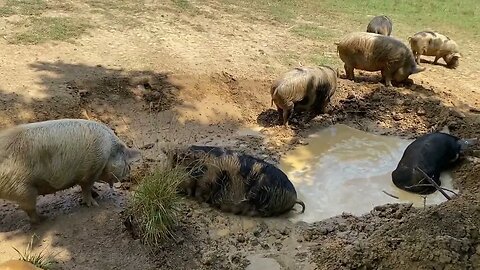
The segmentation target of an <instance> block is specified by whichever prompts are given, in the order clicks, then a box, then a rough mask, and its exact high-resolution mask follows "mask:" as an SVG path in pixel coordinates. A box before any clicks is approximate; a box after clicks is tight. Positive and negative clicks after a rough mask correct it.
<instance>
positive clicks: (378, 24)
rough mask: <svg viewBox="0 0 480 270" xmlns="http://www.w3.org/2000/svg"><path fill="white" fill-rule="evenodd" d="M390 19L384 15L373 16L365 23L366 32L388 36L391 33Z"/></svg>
mask: <svg viewBox="0 0 480 270" xmlns="http://www.w3.org/2000/svg"><path fill="white" fill-rule="evenodd" d="M392 28H393V24H392V20H391V19H390V18H389V17H387V16H385V15H381V16H375V17H373V19H372V20H371V21H370V22H369V23H368V25H367V32H368V33H375V34H380V35H384V36H390V34H391V33H392Z"/></svg>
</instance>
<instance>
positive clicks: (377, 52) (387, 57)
mask: <svg viewBox="0 0 480 270" xmlns="http://www.w3.org/2000/svg"><path fill="white" fill-rule="evenodd" d="M335 44H337V51H338V54H339V56H340V59H341V60H342V61H343V62H344V68H345V73H346V74H347V78H348V79H349V80H354V79H355V75H354V70H355V69H360V70H365V71H370V72H373V71H381V73H382V78H383V79H384V80H385V85H386V86H392V81H395V82H399V83H400V82H404V81H405V80H407V79H408V77H409V76H410V75H412V74H416V73H419V72H422V71H424V70H425V68H424V67H420V66H419V65H417V63H416V62H415V58H414V57H413V53H412V51H411V50H410V48H408V46H407V45H405V44H404V43H403V42H402V41H400V40H398V39H396V38H394V37H390V36H384V35H379V34H374V33H367V32H353V33H350V34H347V35H345V36H344V37H343V38H342V40H341V41H340V42H338V43H335Z"/></svg>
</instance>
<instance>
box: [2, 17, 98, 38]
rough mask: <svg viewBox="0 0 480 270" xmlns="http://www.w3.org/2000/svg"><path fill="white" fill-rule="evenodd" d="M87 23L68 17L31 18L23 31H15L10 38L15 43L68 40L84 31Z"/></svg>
mask: <svg viewBox="0 0 480 270" xmlns="http://www.w3.org/2000/svg"><path fill="white" fill-rule="evenodd" d="M88 27H89V25H88V24H86V23H85V22H82V21H80V19H74V18H69V17H38V18H33V19H32V20H31V22H30V23H29V24H28V26H27V29H26V30H25V31H23V32H19V33H16V34H15V35H14V37H13V40H11V43H15V44H39V43H43V42H47V41H50V40H56V41H68V40H70V39H72V38H77V37H79V36H81V35H82V34H83V33H85V32H86V30H87V28H88Z"/></svg>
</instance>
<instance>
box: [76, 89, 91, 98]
mask: <svg viewBox="0 0 480 270" xmlns="http://www.w3.org/2000/svg"><path fill="white" fill-rule="evenodd" d="M78 94H79V95H80V97H86V96H87V95H88V94H90V91H88V90H86V89H81V90H78Z"/></svg>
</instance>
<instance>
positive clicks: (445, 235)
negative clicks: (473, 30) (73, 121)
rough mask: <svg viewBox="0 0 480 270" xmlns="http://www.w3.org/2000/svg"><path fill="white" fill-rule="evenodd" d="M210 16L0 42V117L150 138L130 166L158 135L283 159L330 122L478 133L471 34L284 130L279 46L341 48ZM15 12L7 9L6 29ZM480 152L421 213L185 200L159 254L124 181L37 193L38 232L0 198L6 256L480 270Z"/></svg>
mask: <svg viewBox="0 0 480 270" xmlns="http://www.w3.org/2000/svg"><path fill="white" fill-rule="evenodd" d="M204 12H206V13H203V14H204V15H199V16H197V17H196V19H195V20H194V21H192V20H189V19H188V18H187V17H185V15H182V14H180V13H178V12H175V11H173V10H165V11H164V12H163V13H162V14H161V16H158V17H156V18H155V20H150V21H147V22H145V24H144V25H143V26H142V27H138V28H129V29H122V30H118V29H113V28H112V29H109V28H105V27H100V28H98V29H92V30H91V31H90V32H89V34H88V35H84V36H82V37H80V38H78V39H76V40H75V42H74V43H66V42H49V43H44V44H39V45H12V44H9V43H7V41H5V40H0V51H2V52H4V56H3V57H2V58H0V67H1V68H0V99H1V102H0V109H1V110H2V112H3V113H2V115H1V116H0V126H1V127H7V126H11V125H13V124H18V123H25V122H33V121H41V120H47V119H58V118H66V117H75V118H86V119H96V120H100V121H102V122H104V123H107V124H108V125H109V126H110V127H112V128H113V129H114V130H115V132H116V133H117V134H118V135H119V136H120V137H121V138H122V139H123V140H125V141H126V142H127V144H129V145H130V146H136V147H142V146H145V147H143V149H144V150H142V152H143V161H142V162H143V165H141V164H137V169H136V170H135V171H134V176H133V177H139V175H140V174H141V173H142V172H143V170H142V169H141V168H142V167H144V166H145V164H148V165H149V166H153V165H154V164H155V162H156V160H158V159H159V158H160V156H159V152H160V151H159V150H158V149H159V147H161V146H162V144H164V143H172V142H175V143H196V144H208V145H222V146H229V147H232V148H234V149H238V150H241V151H244V152H247V153H250V154H254V155H257V156H259V157H262V158H265V159H267V160H268V161H271V162H278V160H279V157H280V156H281V155H283V154H285V153H286V152H287V151H288V150H289V149H292V148H293V147H295V145H297V144H299V143H302V139H303V138H305V137H306V136H308V135H309V134H311V133H312V132H314V130H315V129H316V128H318V127H324V126H328V125H331V124H334V123H344V124H347V125H349V126H352V127H355V128H358V129H361V130H365V131H370V132H374V133H377V134H389V135H398V136H402V137H406V138H414V137H416V136H418V135H420V134H423V133H425V132H429V131H434V130H440V129H442V128H443V126H445V125H448V126H449V128H450V130H451V132H452V133H453V134H455V135H459V136H461V137H475V136H478V134H479V132H480V115H479V113H480V111H479V109H480V90H479V88H478V87H477V83H480V79H479V77H478V76H477V74H478V67H479V64H478V62H477V61H476V60H475V58H474V56H475V55H476V52H477V51H478V47H475V45H474V44H470V43H467V42H468V41H466V42H465V44H464V47H466V48H468V49H469V51H467V52H465V53H464V55H465V57H464V58H462V59H461V63H460V66H459V67H458V68H457V69H455V70H450V69H447V68H445V67H444V66H442V65H431V64H430V63H426V62H424V63H422V65H424V66H427V68H428V70H427V71H426V72H423V73H420V74H417V75H414V76H412V77H411V79H412V80H413V82H412V83H410V84H406V85H397V86H395V87H393V88H386V87H384V86H383V85H382V84H381V83H380V82H379V74H378V73H367V72H357V73H356V74H357V78H358V80H357V82H352V81H348V80H345V79H343V78H341V79H339V86H338V89H337V92H336V94H335V96H334V98H333V101H332V104H331V106H330V107H329V111H328V113H327V114H325V115H321V116H318V117H316V118H315V119H314V120H313V121H311V122H309V123H308V124H299V125H294V126H292V128H288V129H286V128H284V127H281V126H277V125H276V123H275V120H276V117H277V115H276V111H275V110H274V108H273V107H271V106H270V96H269V87H270V84H271V82H272V80H273V79H274V78H275V77H276V76H277V75H278V74H279V73H281V72H283V71H285V70H287V69H288V68H291V67H292V66H289V65H286V64H285V63H283V62H282V61H280V60H279V57H280V56H281V55H282V52H283V48H284V47H285V46H288V49H289V50H293V51H295V50H298V51H301V50H305V48H310V47H314V46H321V47H324V48H327V49H326V50H328V51H329V52H332V53H333V52H334V51H335V48H334V47H333V46H330V45H328V44H321V43H320V44H317V43H315V42H313V41H308V40H304V39H302V38H300V37H298V36H293V35H292V34H291V33H289V32H287V31H285V29H284V28H283V27H282V26H281V25H276V24H266V23H262V22H255V21H251V22H248V21H245V20H242V19H240V18H238V17H236V16H232V15H230V14H226V13H222V12H221V11H220V10H215V6H214V5H213V6H212V5H211V6H208V8H207V7H205V10H204ZM205 14H208V16H207V15H205ZM16 19H18V18H15V16H11V17H6V18H2V19H1V23H0V28H1V29H2V31H3V32H5V31H7V32H8V29H9V23H11V21H14V20H16ZM143 19H145V18H143ZM232 25H235V28H232ZM429 60H431V59H429ZM336 67H338V68H340V70H341V74H342V76H344V71H343V69H342V68H341V65H338V66H336ZM252 129H260V134H256V133H255V132H253V133H252V132H251V130H252ZM478 158H480V148H479V147H478V146H477V147H476V148H475V149H474V151H473V152H472V157H470V158H468V159H466V160H465V161H463V162H462V163H461V164H460V165H459V166H457V167H456V168H455V169H454V177H455V185H456V186H457V187H458V188H459V189H460V191H461V193H460V195H459V196H458V197H455V198H454V199H452V200H450V201H448V202H445V203H443V204H441V205H438V206H432V207H427V208H426V209H416V208H412V207H411V206H410V205H404V204H402V205H400V204H395V205H383V206H377V207H375V208H374V209H372V211H371V212H370V213H367V214H365V215H363V216H353V215H350V214H348V213H344V214H343V215H341V216H338V217H334V218H331V219H328V220H323V221H319V222H316V223H313V224H307V223H297V224H294V223H291V222H289V221H288V220H286V219H285V218H282V217H279V218H272V219H253V218H247V217H238V216H232V215H228V214H225V213H220V212H218V211H217V210H214V209H211V208H209V207H208V206H206V205H200V204H197V203H194V202H191V201H189V200H185V201H184V203H183V204H184V207H183V208H182V215H181V222H180V224H179V227H178V228H177V230H176V233H177V237H176V240H175V241H172V242H168V243H165V244H164V245H163V246H161V247H159V248H158V249H156V250H154V251H153V252H150V250H148V249H147V248H146V247H144V246H142V244H141V243H140V241H139V240H138V239H135V237H133V236H132V235H131V234H130V232H128V231H127V230H126V229H125V226H124V224H123V215H122V210H123V209H124V205H125V203H126V200H127V198H128V196H129V193H130V192H131V190H132V189H134V186H133V185H132V184H131V183H128V182H127V183H122V184H121V185H120V184H117V185H116V186H115V188H114V190H110V189H109V188H108V187H107V186H106V185H101V184H98V188H99V189H101V192H100V197H99V199H98V201H99V203H100V206H99V207H97V208H86V207H84V206H81V205H80V204H79V199H80V189H79V188H78V187H76V188H73V189H70V190H66V191H62V192H59V193H57V194H55V195H47V196H43V197H41V198H40V199H39V202H38V208H39V210H40V211H41V212H42V213H43V214H46V215H48V216H49V219H48V221H46V222H45V223H44V224H42V225H41V226H39V227H38V228H31V227H30V225H29V223H28V220H27V217H26V215H25V214H24V213H23V212H22V211H21V210H19V209H18V207H17V206H16V205H15V204H13V203H10V202H7V201H3V200H0V262H3V261H6V260H9V259H13V258H17V254H16V252H15V250H14V249H13V248H12V247H16V248H18V249H20V250H23V249H24V248H25V246H26V244H27V243H28V241H29V240H30V237H31V235H33V234H35V235H36V236H38V237H39V238H38V239H39V241H37V244H36V248H35V250H36V251H40V250H42V249H45V250H46V252H48V253H52V254H55V258H56V260H57V261H58V263H57V268H58V269H171V268H172V267H174V268H175V269H245V268H246V267H247V266H248V264H249V260H248V259H247V257H248V256H251V255H261V256H263V257H268V258H273V259H275V261H276V262H277V263H278V264H279V265H280V266H281V267H282V269H480V229H479V228H480V203H479V200H480V195H479V194H480V193H479V188H480V182H479V176H480V163H479V162H478V161H479V159H478ZM307 207H308V206H307Z"/></svg>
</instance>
